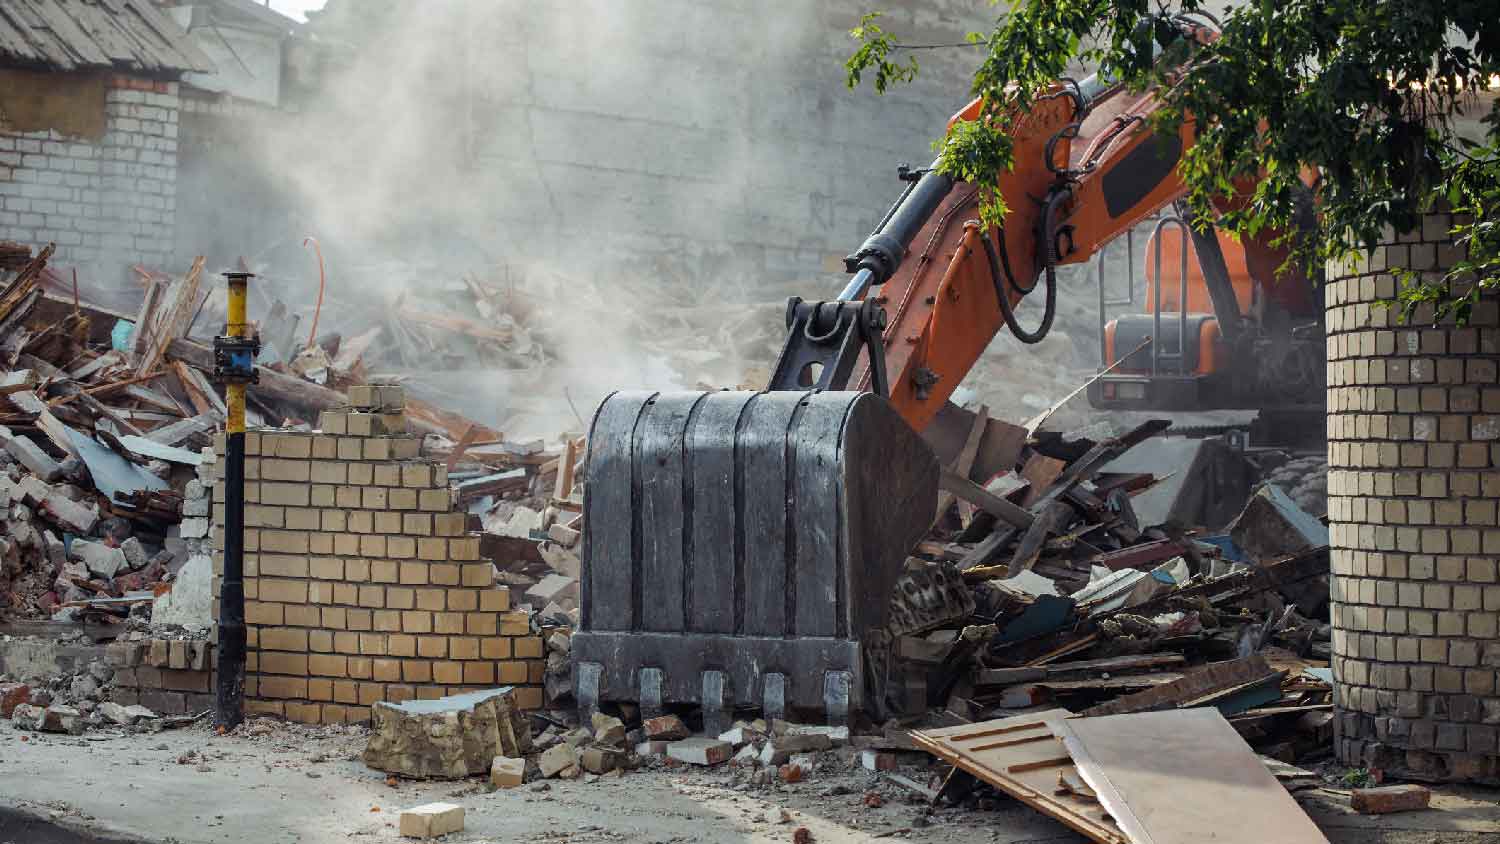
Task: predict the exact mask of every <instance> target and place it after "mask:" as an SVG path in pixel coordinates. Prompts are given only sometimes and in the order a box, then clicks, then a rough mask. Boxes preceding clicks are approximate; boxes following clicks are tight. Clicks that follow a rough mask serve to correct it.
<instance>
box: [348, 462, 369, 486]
mask: <svg viewBox="0 0 1500 844" xmlns="http://www.w3.org/2000/svg"><path fill="white" fill-rule="evenodd" d="M348 466H349V473H348V474H349V485H350V486H369V485H370V484H371V483H372V482H373V481H374V479H375V467H374V466H371V465H370V464H368V463H350V464H348Z"/></svg>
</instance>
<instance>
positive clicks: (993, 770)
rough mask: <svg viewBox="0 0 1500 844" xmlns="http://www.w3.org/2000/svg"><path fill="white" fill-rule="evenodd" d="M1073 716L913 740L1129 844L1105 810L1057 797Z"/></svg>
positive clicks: (1104, 843) (1054, 813) (1075, 824)
mask: <svg viewBox="0 0 1500 844" xmlns="http://www.w3.org/2000/svg"><path fill="white" fill-rule="evenodd" d="M1069 714H1070V713H1069V712H1068V711H1067V710H1066V709H1049V710H1047V711H1045V712H1038V713H1035V714H1031V715H1021V716H1018V717H1015V718H1001V719H998V720H994V721H981V722H980V723H977V724H964V725H962V726H958V727H945V728H943V729H940V730H921V731H916V732H913V733H912V739H913V740H914V741H915V742H916V743H917V744H918V745H919V746H921V747H922V748H923V749H924V750H926V751H928V752H929V753H932V754H933V755H935V756H937V757H938V758H940V759H943V760H944V761H946V762H948V763H950V764H952V765H954V766H956V767H958V768H960V769H962V770H964V771H967V772H968V773H970V774H973V775H974V776H976V777H978V778H979V779H981V780H984V781H985V782H987V783H989V784H990V785H993V786H994V787H996V788H998V789H1000V790H1001V791H1003V792H1005V793H1006V794H1009V795H1010V796H1012V797H1014V798H1016V799H1017V800H1020V801H1021V802H1023V803H1025V804H1026V805H1028V806H1030V807H1032V808H1034V809H1036V810H1037V811H1040V812H1042V813H1043V814H1045V815H1047V816H1049V817H1052V818H1055V819H1056V820H1058V821H1059V822H1061V823H1063V824H1065V825H1067V826H1068V827H1069V828H1071V829H1073V830H1075V831H1076V832H1079V833H1081V834H1083V835H1086V836H1088V837H1089V838H1091V839H1093V840H1094V841H1098V842H1101V844H1127V843H1128V841H1129V839H1127V838H1126V837H1125V835H1124V833H1122V832H1121V831H1120V829H1119V827H1117V826H1115V824H1114V821H1113V820H1112V819H1111V818H1110V817H1109V814H1108V813H1107V812H1105V811H1104V809H1103V807H1102V806H1100V804H1098V803H1096V802H1094V801H1092V800H1089V799H1088V798H1086V797H1082V796H1080V795H1077V794H1070V793H1062V794H1058V793H1056V792H1057V791H1058V790H1059V789H1058V785H1057V784H1058V778H1059V776H1060V775H1066V774H1068V773H1069V772H1070V771H1072V770H1073V769H1074V765H1073V760H1072V759H1071V758H1070V757H1069V756H1068V753H1067V748H1066V747H1065V746H1064V745H1063V743H1062V742H1061V741H1060V740H1059V739H1058V738H1057V731H1058V730H1059V728H1060V725H1061V724H1062V722H1063V720H1064V719H1066V718H1067V717H1068V716H1069ZM1080 773H1081V772H1080ZM1268 776H1269V775H1268Z"/></svg>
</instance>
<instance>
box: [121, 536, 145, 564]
mask: <svg viewBox="0 0 1500 844" xmlns="http://www.w3.org/2000/svg"><path fill="white" fill-rule="evenodd" d="M120 553H122V554H124V555H125V565H126V567H127V568H129V569H130V570H131V571H140V570H141V569H143V568H145V567H146V566H147V565H148V564H149V563H150V562H151V558H150V557H148V556H146V549H145V548H143V547H142V546H141V541H140V540H139V539H136V538H135V537H133V536H132V537H130V538H129V539H126V540H125V541H124V542H121V543H120Z"/></svg>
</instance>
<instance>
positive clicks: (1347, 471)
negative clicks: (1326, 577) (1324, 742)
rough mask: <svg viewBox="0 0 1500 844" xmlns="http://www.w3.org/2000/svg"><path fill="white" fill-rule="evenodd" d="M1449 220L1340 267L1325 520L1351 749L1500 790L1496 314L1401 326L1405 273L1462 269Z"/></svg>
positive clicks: (1339, 691)
mask: <svg viewBox="0 0 1500 844" xmlns="http://www.w3.org/2000/svg"><path fill="white" fill-rule="evenodd" d="M1450 224H1451V220H1450V217H1449V215H1448V214H1442V213H1437V214H1429V215H1427V216H1426V218H1425V219H1424V221H1423V225H1422V227H1421V229H1420V230H1419V231H1414V232H1410V233H1407V234H1404V235H1401V236H1399V237H1391V238H1389V240H1388V242H1387V243H1386V244H1385V245H1383V246H1380V247H1378V248H1376V249H1375V250H1374V252H1373V253H1372V254H1370V255H1369V256H1368V257H1367V259H1365V260H1362V261H1360V262H1359V263H1357V264H1356V265H1353V266H1343V267H1331V268H1330V271H1329V282H1328V285H1327V291H1326V304H1327V309H1328V310H1327V313H1328V465H1329V477H1328V515H1329V519H1330V534H1331V541H1332V546H1333V550H1332V566H1333V577H1332V586H1331V598H1332V607H1333V610H1332V612H1333V625H1334V633H1333V652H1334V660H1333V669H1334V677H1335V679H1336V680H1337V684H1336V695H1337V706H1338V711H1339V717H1338V719H1337V721H1336V725H1337V736H1338V738H1337V752H1338V756H1339V758H1340V759H1341V760H1342V761H1344V762H1345V763H1347V764H1352V765H1369V766H1372V767H1378V768H1382V769H1384V770H1386V771H1387V772H1390V773H1393V774H1397V775H1405V776H1412V777H1418V778H1426V779H1467V780H1476V781H1500V748H1497V736H1500V691H1497V689H1500V677H1497V673H1500V636H1497V628H1496V619H1497V617H1500V579H1497V571H1496V559H1497V557H1500V527H1497V525H1500V520H1497V505H1500V472H1497V471H1496V467H1497V466H1500V385H1497V381H1496V372H1497V366H1500V301H1497V300H1496V299H1495V298H1493V297H1485V298H1484V299H1483V300H1482V301H1480V302H1479V304H1478V306H1477V307H1476V308H1475V309H1474V312H1473V314H1472V318H1471V319H1470V321H1469V322H1468V323H1467V324H1464V325H1459V324H1457V323H1456V322H1455V321H1454V320H1452V319H1449V320H1446V321H1443V322H1440V323H1438V324H1434V323H1433V315H1432V311H1431V308H1430V306H1428V307H1427V308H1426V309H1425V311H1426V312H1425V313H1418V314H1416V315H1415V317H1414V318H1413V319H1412V320H1410V321H1408V322H1406V323H1402V322H1400V321H1399V320H1398V319H1397V314H1398V312H1397V311H1396V310H1394V309H1387V308H1386V307H1384V306H1383V305H1382V304H1381V302H1382V301H1388V300H1389V299H1391V298H1392V297H1393V296H1394V295H1395V292H1396V289H1397V284H1396V279H1395V277H1394V276H1393V275H1392V272H1393V271H1394V270H1396V269H1397V268H1410V269H1412V270H1415V271H1418V272H1421V273H1424V274H1426V275H1428V277H1436V276H1437V275H1439V274H1440V273H1441V272H1442V271H1443V270H1445V269H1446V268H1448V267H1450V266H1452V265H1453V264H1454V263H1455V262H1456V261H1457V260H1459V257H1460V255H1461V252H1460V248H1459V247H1458V246H1456V245H1455V244H1453V243H1452V242H1451V241H1450V239H1449V237H1448V230H1449V227H1450Z"/></svg>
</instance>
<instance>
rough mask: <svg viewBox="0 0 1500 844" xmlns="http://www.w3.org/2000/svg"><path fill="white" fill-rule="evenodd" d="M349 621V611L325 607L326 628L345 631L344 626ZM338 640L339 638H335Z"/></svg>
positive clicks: (341, 608)
mask: <svg viewBox="0 0 1500 844" xmlns="http://www.w3.org/2000/svg"><path fill="white" fill-rule="evenodd" d="M348 619H349V611H348V610H347V609H345V608H344V607H324V608H323V617H322V622H323V626H324V627H332V628H334V629H335V630H343V629H344V624H345V622H347V621H348ZM335 639H337V637H335Z"/></svg>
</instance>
